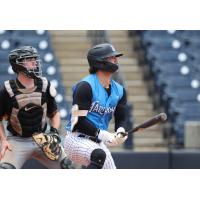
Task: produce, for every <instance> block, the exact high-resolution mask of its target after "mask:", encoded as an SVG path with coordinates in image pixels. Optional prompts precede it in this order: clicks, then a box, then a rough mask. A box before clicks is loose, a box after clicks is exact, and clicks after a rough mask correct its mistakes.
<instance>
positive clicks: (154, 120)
mask: <svg viewBox="0 0 200 200" xmlns="http://www.w3.org/2000/svg"><path fill="white" fill-rule="evenodd" d="M166 120H167V115H166V114H165V113H160V114H158V115H156V116H154V117H152V118H150V119H148V120H146V121H144V122H143V123H142V124H140V125H138V126H136V127H134V128H133V129H132V130H129V131H128V134H131V133H134V132H137V131H141V130H143V129H145V128H148V127H151V126H153V125H155V124H158V123H160V122H164V121H166Z"/></svg>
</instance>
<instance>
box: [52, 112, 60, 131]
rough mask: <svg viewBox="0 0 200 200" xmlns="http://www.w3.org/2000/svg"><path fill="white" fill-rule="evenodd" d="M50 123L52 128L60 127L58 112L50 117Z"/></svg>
mask: <svg viewBox="0 0 200 200" xmlns="http://www.w3.org/2000/svg"><path fill="white" fill-rule="evenodd" d="M50 125H51V126H52V127H53V128H56V129H59V127H60V113H59V112H57V113H56V114H55V115H54V116H53V117H52V118H50Z"/></svg>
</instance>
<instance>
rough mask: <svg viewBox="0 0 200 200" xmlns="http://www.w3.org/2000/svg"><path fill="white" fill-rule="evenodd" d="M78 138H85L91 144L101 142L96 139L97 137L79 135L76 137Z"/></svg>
mask: <svg viewBox="0 0 200 200" xmlns="http://www.w3.org/2000/svg"><path fill="white" fill-rule="evenodd" d="M78 137H81V138H87V139H89V140H91V141H93V142H96V143H100V142H101V140H100V139H98V138H97V137H94V136H89V135H85V134H80V135H78Z"/></svg>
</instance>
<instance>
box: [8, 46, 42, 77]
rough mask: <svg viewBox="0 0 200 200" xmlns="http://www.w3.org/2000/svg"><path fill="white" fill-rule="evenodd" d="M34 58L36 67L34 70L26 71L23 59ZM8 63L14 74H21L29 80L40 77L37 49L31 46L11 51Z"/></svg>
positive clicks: (40, 70)
mask: <svg viewBox="0 0 200 200" xmlns="http://www.w3.org/2000/svg"><path fill="white" fill-rule="evenodd" d="M27 58H35V59H36V63H37V66H36V68H34V69H27V68H26V66H25V65H24V62H23V61H24V59H27ZM9 62H10V64H11V66H12V69H13V71H14V72H15V73H17V74H18V73H19V72H23V73H24V74H25V75H26V76H27V77H29V78H37V77H40V76H42V69H41V62H40V57H39V55H38V52H37V49H36V48H34V47H31V46H23V47H21V48H17V49H14V50H12V51H11V52H10V53H9Z"/></svg>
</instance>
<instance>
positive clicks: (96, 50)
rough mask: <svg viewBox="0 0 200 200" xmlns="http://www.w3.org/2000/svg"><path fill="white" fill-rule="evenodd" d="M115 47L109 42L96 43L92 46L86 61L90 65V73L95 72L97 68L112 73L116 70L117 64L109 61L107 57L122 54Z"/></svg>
mask: <svg viewBox="0 0 200 200" xmlns="http://www.w3.org/2000/svg"><path fill="white" fill-rule="evenodd" d="M122 55H123V54H122V53H119V52H117V51H116V50H115V48H114V47H113V46H112V45H111V44H109V43H105V44H98V45H95V46H93V47H92V48H91V49H90V50H89V51H88V55H87V59H88V63H89V66H90V73H95V72H96V71H97V70H102V71H107V72H112V73H114V72H115V71H117V70H118V68H119V66H118V64H114V63H111V62H109V61H108V60H107V58H109V57H112V56H115V57H119V56H122Z"/></svg>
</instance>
